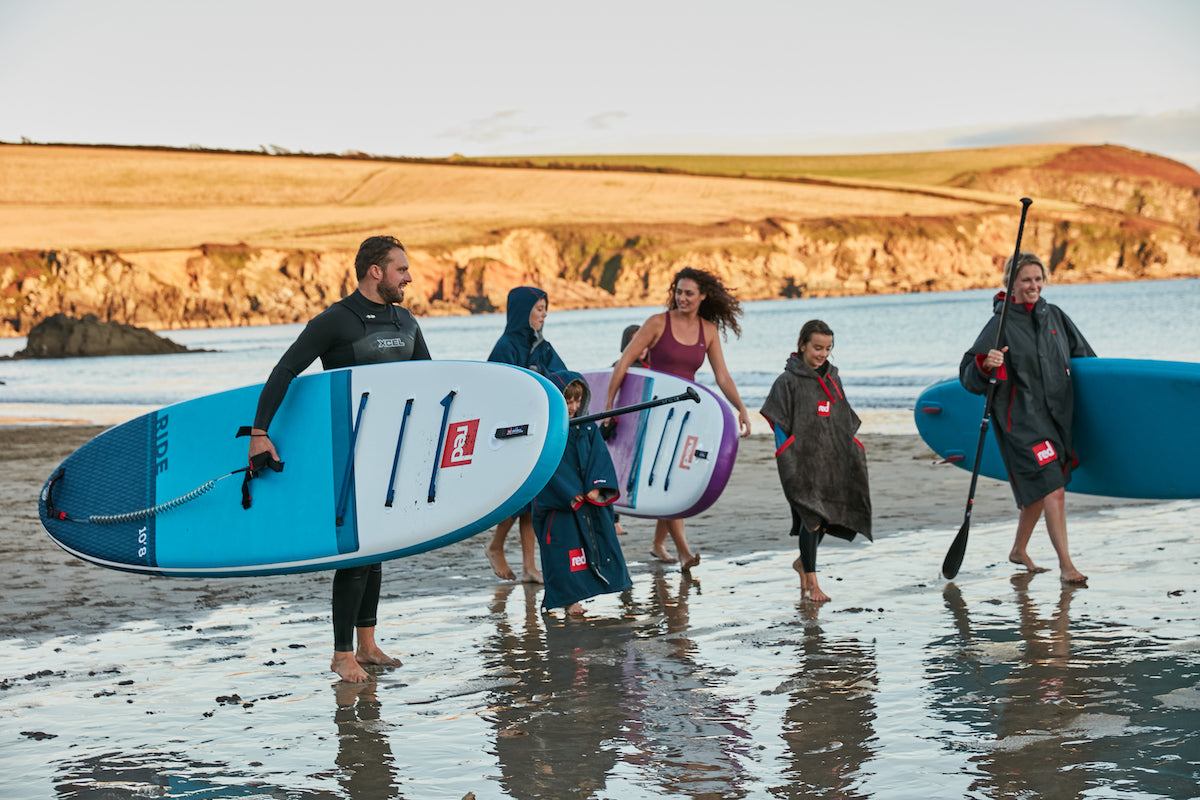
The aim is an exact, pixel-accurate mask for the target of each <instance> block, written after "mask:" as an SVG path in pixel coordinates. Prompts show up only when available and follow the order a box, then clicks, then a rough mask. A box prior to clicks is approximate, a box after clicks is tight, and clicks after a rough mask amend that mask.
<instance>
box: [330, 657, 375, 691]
mask: <svg viewBox="0 0 1200 800" xmlns="http://www.w3.org/2000/svg"><path fill="white" fill-rule="evenodd" d="M329 668H330V669H331V670H333V671H334V672H336V673H337V674H338V677H339V678H341V679H342V680H344V681H346V682H347V683H366V682H367V681H371V680H374V678H372V677H371V674H370V673H369V672H367V671H366V670H365V669H363V668H362V665H361V664H359V663H358V659H357V658H355V656H354V653H353V652H352V651H349V650H347V651H344V652H343V651H341V650H336V651H334V653H333V660H332V661H330V662H329Z"/></svg>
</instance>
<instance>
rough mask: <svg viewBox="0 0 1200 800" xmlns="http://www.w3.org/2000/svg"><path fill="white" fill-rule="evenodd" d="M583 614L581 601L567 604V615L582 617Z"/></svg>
mask: <svg viewBox="0 0 1200 800" xmlns="http://www.w3.org/2000/svg"><path fill="white" fill-rule="evenodd" d="M583 614H584V611H583V603H571V605H569V606H567V616H569V617H582V616H583Z"/></svg>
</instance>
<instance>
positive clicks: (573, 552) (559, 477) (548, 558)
mask: <svg viewBox="0 0 1200 800" xmlns="http://www.w3.org/2000/svg"><path fill="white" fill-rule="evenodd" d="M549 378H550V382H551V383H553V384H554V385H555V386H558V387H559V388H560V389H562V391H563V397H564V398H565V399H566V401H567V410H568V412H569V414H570V416H571V417H576V416H578V415H579V414H580V413H581V412H582V411H586V410H587V407H588V403H589V401H590V400H591V391H590V390H589V389H588V385H587V382H586V381H584V380H583V377H582V376H581V375H580V374H579V373H578V372H569V371H566V372H555V373H552V374H551V375H550V376H549ZM617 481H618V478H617V472H616V469H615V468H614V467H613V463H612V458H611V457H610V456H609V454H608V447H607V446H606V445H605V444H604V438H603V437H602V436H601V435H600V428H599V426H597V425H596V423H594V422H587V423H584V424H583V425H572V426H570V427H569V428H568V433H567V445H566V448H565V450H564V451H563V457H562V461H560V462H559V465H558V469H557V470H555V472H554V477H552V478H551V479H550V482H549V483H547V484H546V487H545V488H544V489H542V491H541V492H540V493H539V494H538V496H537V497H536V498H534V501H533V527H534V530H535V532H536V534H537V540H538V545H539V548H540V550H541V555H542V576H543V578H544V579H545V585H546V589H545V593H544V594H543V596H542V607H543V608H547V609H549V608H565V609H566V610H567V613H568V614H570V615H572V616H580V615H582V614H583V605H582V603H581V602H580V601H582V600H586V599H587V598H589V597H595V596H596V595H599V594H607V593H611V592H621V591H624V590H626V589H629V588H631V587H632V586H633V583H632V581H631V580H630V578H629V570H628V569H627V568H626V566H625V556H624V554H623V553H622V552H621V545H620V544H619V543H618V541H617V532H616V529H615V528H614V526H613V511H612V504H613V503H614V502H616V500H617V498H618V497H619V496H620V492H619V491H618V490H617V488H616V487H617V485H618V484H617Z"/></svg>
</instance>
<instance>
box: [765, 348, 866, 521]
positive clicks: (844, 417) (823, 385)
mask: <svg viewBox="0 0 1200 800" xmlns="http://www.w3.org/2000/svg"><path fill="white" fill-rule="evenodd" d="M823 371H824V374H818V372H816V371H815V370H813V369H812V367H810V366H808V364H806V363H804V359H802V358H800V356H798V355H797V354H795V353H793V354H792V355H791V357H790V358H788V361H787V365H786V366H785V367H784V371H783V374H782V375H780V376H779V377H778V378H776V379H775V383H774V385H773V386H771V391H770V393H769V394H768V395H767V399H766V402H764V403H763V407H762V415H763V416H764V417H766V418H767V422H769V423H770V424H771V427H772V429H773V430H774V431H775V441H776V444H777V446H778V449H777V450H776V451H775V465H776V466H777V467H778V468H779V481H780V483H781V484H783V494H784V497H786V498H787V501H788V505H790V506H791V508H792V518H793V530H792V533H793V534H797V533H799V530H798V528H797V527H796V523H801V524H803V525H804V527H806V528H808V529H809V530H810V531H816V530H818V529H824V530H825V532H827V533H830V534H832V535H834V536H838V537H840V538H843V539H846V540H850V539H853V538H854V536H855V534H859V533H861V534H862V535H864V536H866V537H867V538H868V539H870V538H871V491H870V486H869V484H868V481H867V454H866V451H865V450H864V449H863V446H862V443H861V442H859V441H858V439H856V438H855V436H854V434H855V433H857V431H858V427H859V419H858V415H857V414H855V413H854V409H852V408H851V407H850V403H849V402H848V401H847V400H846V394H845V392H844V391H843V389H842V381H841V378H839V377H838V370H837V367H835V366H833V365H832V364H829V363H828V362H826V365H825V367H824V369H823Z"/></svg>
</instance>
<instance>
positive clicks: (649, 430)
mask: <svg viewBox="0 0 1200 800" xmlns="http://www.w3.org/2000/svg"><path fill="white" fill-rule="evenodd" d="M583 377H584V379H585V380H586V381H587V382H588V386H589V387H590V388H591V391H592V406H593V407H592V408H591V409H590V413H595V412H598V411H601V410H603V398H605V397H607V396H608V382H609V379H610V378H611V377H612V370H611V369H607V370H602V371H593V372H585V373H583ZM688 387H691V388H693V389H695V390H696V393H697V394H699V396H700V402H699V403H694V402H691V401H685V402H680V403H673V404H669V405H665V406H657V407H655V408H650V409H644V410H642V411H638V412H635V413H630V414H628V415H624V416H621V417H618V418H617V420H618V423H617V430H616V433H615V435H614V436H613V437H612V438H610V439H609V440H608V451H609V455H611V456H612V460H613V466H615V467H616V469H617V477H618V478H619V479H620V485H619V487H618V488H619V489H620V490H621V496H620V497H619V498H618V499H617V502H616V503H615V504H614V505H613V508H614V509H615V510H616V511H618V512H619V513H621V514H627V515H629V516H632V517H649V518H652V519H669V518H670V519H675V518H683V517H690V516H694V515H696V514H699V513H700V512H701V511H703V510H705V509H706V508H708V507H709V506H711V505H712V504H713V503H714V502H716V500H717V498H718V497H720V495H721V492H722V491H723V490H724V488H725V484H726V483H727V482H728V481H729V475H730V473H731V472H732V471H733V464H734V461H735V460H736V459H737V446H738V427H737V419H736V418H735V417H734V415H733V410H732V409H731V408H730V406H729V404H728V403H726V402H725V400H723V399H722V398H720V397H718V396H717V395H716V394H715V393H714V392H713V391H712V390H711V389H708V388H707V387H705V386H701V385H700V384H698V383H693V382H692V381H689V380H685V379H683V378H679V377H676V376H675V375H669V374H667V373H664V372H655V371H653V370H649V369H643V368H641V367H633V368H631V369H630V370H629V371H628V372H627V373H626V375H625V380H624V381H623V382H622V383H621V388H620V390H619V392H618V394H617V398H616V402H615V406H616V407H618V408H619V407H622V406H630V405H634V404H636V403H641V402H645V401H647V400H654V399H656V398H661V397H673V396H675V395H679V394H682V393H684V392H685V391H687V389H688ZM584 413H589V412H588V411H586V410H585V412H584Z"/></svg>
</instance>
